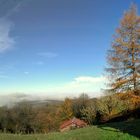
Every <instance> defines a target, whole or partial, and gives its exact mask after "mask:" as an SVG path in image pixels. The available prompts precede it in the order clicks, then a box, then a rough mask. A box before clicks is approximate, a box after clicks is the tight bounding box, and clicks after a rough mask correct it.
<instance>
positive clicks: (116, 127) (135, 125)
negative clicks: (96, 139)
mask: <svg viewBox="0 0 140 140" xmlns="http://www.w3.org/2000/svg"><path fill="white" fill-rule="evenodd" d="M98 127H99V128H100V129H103V130H105V131H113V132H123V133H128V134H130V135H132V136H135V137H137V138H140V120H131V121H125V122H116V123H106V124H103V125H98Z"/></svg>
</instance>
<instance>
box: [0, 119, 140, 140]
mask: <svg viewBox="0 0 140 140" xmlns="http://www.w3.org/2000/svg"><path fill="white" fill-rule="evenodd" d="M0 140H140V120H135V121H129V122H119V123H108V124H105V125H98V126H91V127H87V128H83V129H77V130H72V131H69V132H64V133H50V134H46V135H45V134H44V135H43V134H39V135H37V134H36V135H12V134H0Z"/></svg>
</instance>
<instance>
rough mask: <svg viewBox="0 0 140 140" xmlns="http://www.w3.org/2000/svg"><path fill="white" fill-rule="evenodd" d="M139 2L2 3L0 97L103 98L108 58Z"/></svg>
mask: <svg viewBox="0 0 140 140" xmlns="http://www.w3.org/2000/svg"><path fill="white" fill-rule="evenodd" d="M132 2H134V3H135V4H136V5H137V6H138V8H139V5H140V1H139V0H133V1H132V0H22V1H19V0H0V95H1V96H3V95H7V94H14V95H15V93H16V94H17V93H18V94H22V93H24V94H28V95H30V94H32V95H36V96H38V95H46V96H49V97H55V98H61V97H67V96H73V97H74V96H77V95H79V94H81V93H87V94H89V95H90V96H91V97H97V96H100V95H101V94H102V89H104V88H105V85H106V81H107V79H106V78H105V72H104V68H105V67H106V65H107V64H106V54H107V50H108V49H109V48H110V46H111V42H112V40H113V37H112V36H113V34H114V33H115V29H116V28H117V27H118V26H119V21H120V19H121V18H122V16H123V14H124V11H126V10H127V9H128V8H129V7H130V4H131V3H132Z"/></svg>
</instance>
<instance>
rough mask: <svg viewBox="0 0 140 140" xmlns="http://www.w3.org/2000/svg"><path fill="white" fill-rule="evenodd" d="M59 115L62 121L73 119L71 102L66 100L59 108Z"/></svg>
mask: <svg viewBox="0 0 140 140" xmlns="http://www.w3.org/2000/svg"><path fill="white" fill-rule="evenodd" d="M60 114H61V118H62V120H66V119H70V118H72V117H73V110H72V100H71V99H69V98H66V99H65V101H64V103H63V104H62V105H61V107H60Z"/></svg>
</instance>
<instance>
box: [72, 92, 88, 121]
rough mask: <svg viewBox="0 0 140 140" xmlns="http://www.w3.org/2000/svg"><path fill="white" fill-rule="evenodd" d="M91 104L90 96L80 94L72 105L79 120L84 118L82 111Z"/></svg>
mask: <svg viewBox="0 0 140 140" xmlns="http://www.w3.org/2000/svg"><path fill="white" fill-rule="evenodd" d="M88 102H89V96H88V95H87V94H85V93H82V94H80V96H79V97H78V98H75V99H74V100H73V103H72V110H73V114H74V116H75V117H77V118H82V114H81V110H82V109H83V108H86V106H87V103H88Z"/></svg>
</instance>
